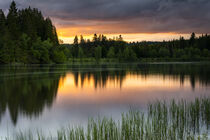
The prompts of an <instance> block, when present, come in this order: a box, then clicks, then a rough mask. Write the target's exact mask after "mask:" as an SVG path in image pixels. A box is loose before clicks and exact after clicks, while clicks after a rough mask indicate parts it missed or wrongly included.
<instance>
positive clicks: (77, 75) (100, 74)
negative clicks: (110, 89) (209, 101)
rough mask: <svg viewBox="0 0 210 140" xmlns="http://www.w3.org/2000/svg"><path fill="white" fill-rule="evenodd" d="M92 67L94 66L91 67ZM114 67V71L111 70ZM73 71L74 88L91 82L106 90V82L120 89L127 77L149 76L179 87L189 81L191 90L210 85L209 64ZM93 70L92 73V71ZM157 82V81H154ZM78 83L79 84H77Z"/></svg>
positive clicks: (135, 66)
mask: <svg viewBox="0 0 210 140" xmlns="http://www.w3.org/2000/svg"><path fill="white" fill-rule="evenodd" d="M93 67H94V66H93ZM113 67H114V69H113ZM69 69H72V70H74V71H75V72H72V74H73V75H74V82H75V86H76V87H78V85H79V84H80V85H81V88H82V87H83V86H84V81H91V80H93V82H94V86H95V88H106V87H107V81H112V83H118V86H119V87H121V86H122V84H123V81H124V80H125V79H126V76H128V75H135V76H136V77H137V76H139V75H140V76H141V77H144V79H145V80H146V79H148V78H151V76H159V77H162V78H163V79H162V80H164V79H167V78H168V79H170V80H171V81H177V80H178V81H180V86H182V85H184V83H185V82H186V81H190V84H191V88H192V89H193V90H194V89H195V86H196V83H197V84H199V86H204V87H205V86H208V85H209V84H210V74H209V73H210V65H209V64H199V63H198V64H170V65H167V64H166V65H164V64H150V65H149V64H136V65H116V66H112V68H110V66H109V65H103V66H101V67H99V68H97V67H96V68H94V69H96V70H93V69H89V70H91V71H89V70H88V69H87V68H84V67H79V68H78V67H77V68H75V67H71V68H69ZM92 70H93V71H92ZM154 80H157V79H154ZM79 82H80V83H79Z"/></svg>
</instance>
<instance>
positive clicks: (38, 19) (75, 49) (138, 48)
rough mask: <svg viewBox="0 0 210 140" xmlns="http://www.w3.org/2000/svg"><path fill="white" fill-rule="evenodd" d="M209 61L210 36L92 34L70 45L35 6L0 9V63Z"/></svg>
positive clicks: (13, 5) (79, 38)
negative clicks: (133, 38) (155, 38)
mask: <svg viewBox="0 0 210 140" xmlns="http://www.w3.org/2000/svg"><path fill="white" fill-rule="evenodd" d="M204 60H205V61H206V60H210V35H208V34H205V35H202V36H198V37H196V34H195V33H192V34H191V37H190V38H189V39H185V38H184V37H180V39H177V40H170V41H162V42H147V41H142V42H126V41H124V40H123V37H122V36H121V35H119V36H118V37H115V38H113V39H110V38H107V37H106V36H105V35H102V34H100V35H97V34H94V36H93V39H92V40H90V39H84V37H83V36H82V35H80V36H79V37H78V36H75V38H74V43H73V44H59V39H58V36H57V32H56V27H55V26H54V25H53V24H52V21H51V19H50V18H45V17H44V16H43V15H42V13H41V12H40V11H39V10H38V9H35V8H31V7H29V8H26V9H22V10H18V9H17V7H16V4H15V2H14V1H13V2H12V3H11V5H10V8H9V12H8V14H7V15H5V14H4V12H3V11H2V10H0V64H16V63H17V64H19V63H20V64H49V63H68V62H86V61H94V62H97V63H99V62H101V61H106V62H138V61H204Z"/></svg>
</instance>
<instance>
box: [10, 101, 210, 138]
mask: <svg viewBox="0 0 210 140" xmlns="http://www.w3.org/2000/svg"><path fill="white" fill-rule="evenodd" d="M209 127H210V98H197V99H195V100H194V101H192V102H187V101H185V100H180V101H175V100H172V101H170V102H169V103H166V102H165V101H157V102H155V103H152V104H148V108H147V112H144V113H143V112H139V111H135V110H130V111H129V112H128V113H123V114H122V116H121V120H119V121H114V120H113V119H112V118H106V117H104V118H100V117H99V118H98V119H90V120H89V122H88V125H87V127H86V128H84V127H72V128H63V129H61V130H58V131H57V136H56V137H55V138H53V137H52V136H49V137H46V136H44V135H42V134H41V133H37V135H33V134H32V133H19V134H17V135H16V136H15V137H14V139H17V140H28V139H30V140H33V139H39V140H45V139H47V140H48V139H58V140H179V139H181V140H182V139H186V140H200V139H203V140H208V139H209V135H210V133H209ZM7 139H10V138H7Z"/></svg>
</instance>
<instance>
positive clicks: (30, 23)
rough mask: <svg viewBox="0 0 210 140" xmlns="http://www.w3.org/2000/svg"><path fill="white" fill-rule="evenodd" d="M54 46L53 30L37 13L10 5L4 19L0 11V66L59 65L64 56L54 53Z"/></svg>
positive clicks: (34, 10)
mask: <svg viewBox="0 0 210 140" xmlns="http://www.w3.org/2000/svg"><path fill="white" fill-rule="evenodd" d="M58 45H59V42H58V36H57V32H56V28H55V26H54V25H53V24H52V21H51V19H50V18H46V19H45V18H44V17H43V15H42V13H41V12H40V11H39V10H38V9H35V8H33V9H32V8H31V7H29V8H26V9H22V10H18V9H17V8H16V4H15V2H14V1H13V2H12V3H11V5H10V8H9V12H8V14H7V16H5V15H4V12H3V11H2V10H0V64H8V63H25V64H27V63H30V64H31V63H32V64H33V63H52V62H59V63H61V62H64V61H65V60H66V58H64V57H66V56H63V55H62V53H61V52H58V54H56V53H54V50H56V49H57V48H58V47H60V46H58ZM63 53H64V52H63ZM54 57H56V58H55V59H52V58H54ZM58 59H59V60H58ZM54 60H56V61H54Z"/></svg>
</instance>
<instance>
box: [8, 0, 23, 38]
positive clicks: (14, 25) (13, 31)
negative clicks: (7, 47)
mask: <svg viewBox="0 0 210 140" xmlns="http://www.w3.org/2000/svg"><path fill="white" fill-rule="evenodd" d="M7 26H8V31H9V33H10V36H11V39H14V40H17V39H18V38H19V37H20V33H19V27H18V26H19V25H18V12H17V8H16V3H15V2H14V1H13V2H12V3H11V5H10V8H9V13H8V15H7Z"/></svg>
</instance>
